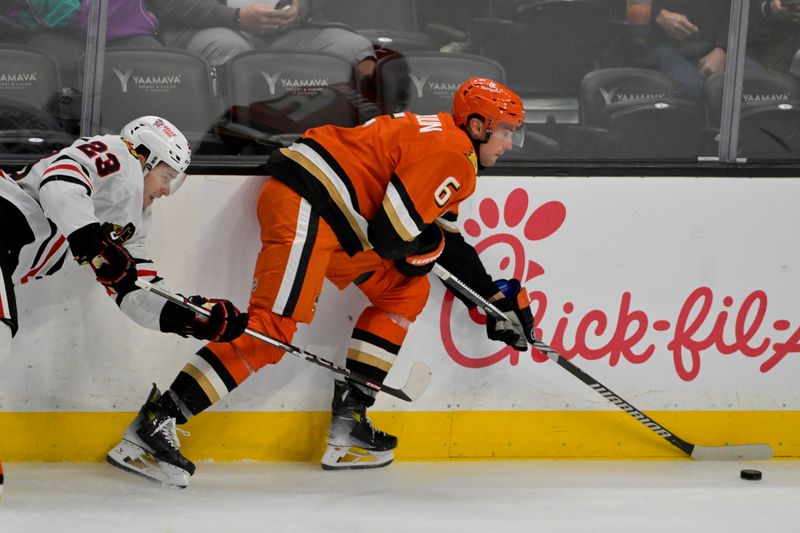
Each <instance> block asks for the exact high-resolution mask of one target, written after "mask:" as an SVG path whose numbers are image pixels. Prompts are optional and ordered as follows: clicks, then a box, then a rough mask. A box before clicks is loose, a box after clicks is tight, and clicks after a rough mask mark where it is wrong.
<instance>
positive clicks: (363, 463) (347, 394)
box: [322, 380, 397, 470]
mask: <svg viewBox="0 0 800 533" xmlns="http://www.w3.org/2000/svg"><path fill="white" fill-rule="evenodd" d="M367 403H370V404H371V403H372V402H371V401H369V400H368V399H367V397H366V394H365V393H363V392H361V391H360V390H358V389H356V388H355V386H354V385H351V384H349V383H346V382H344V381H338V380H337V381H336V382H335V384H334V394H333V405H332V410H333V416H332V417H331V425H330V429H329V430H328V447H327V449H326V450H325V454H324V455H323V456H322V468H323V469H325V470H344V469H357V468H379V467H381V466H386V465H388V464H389V463H391V462H392V460H393V459H394V452H393V451H392V450H394V449H395V448H396V447H397V437H395V436H394V435H389V434H388V433H384V432H383V431H380V430H378V429H375V427H374V426H373V425H372V422H371V421H370V419H369V417H368V416H367Z"/></svg>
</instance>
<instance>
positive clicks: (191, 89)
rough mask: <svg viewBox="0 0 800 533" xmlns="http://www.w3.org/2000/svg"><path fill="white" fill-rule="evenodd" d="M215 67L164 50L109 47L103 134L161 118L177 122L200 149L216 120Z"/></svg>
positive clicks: (102, 125)
mask: <svg viewBox="0 0 800 533" xmlns="http://www.w3.org/2000/svg"><path fill="white" fill-rule="evenodd" d="M211 79H212V78H211V67H210V66H209V64H208V62H206V60H205V59H203V58H202V57H200V56H197V55H194V54H191V53H189V52H186V51H184V50H177V49H170V48H163V49H152V48H122V47H115V48H109V49H108V50H107V51H106V54H105V65H104V70H103V87H102V99H101V112H100V129H101V132H102V133H112V132H118V131H120V129H121V128H122V126H124V125H125V124H127V123H128V122H129V121H130V120H132V119H134V118H136V117H138V116H142V115H158V116H162V117H164V118H166V119H167V120H169V121H170V122H172V123H173V124H175V125H176V126H177V127H178V128H179V129H180V130H181V131H182V132H183V133H184V135H186V138H187V139H188V140H189V142H190V144H191V145H192V147H193V150H196V149H197V147H198V144H199V143H201V142H202V141H204V140H207V138H208V135H209V131H211V130H213V127H214V125H215V123H216V122H217V120H218V117H219V113H218V108H219V106H218V104H217V103H216V100H215V99H214V96H213V93H212V86H211Z"/></svg>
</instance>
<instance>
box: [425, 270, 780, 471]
mask: <svg viewBox="0 0 800 533" xmlns="http://www.w3.org/2000/svg"><path fill="white" fill-rule="evenodd" d="M433 272H434V273H435V274H436V275H437V276H438V277H439V278H440V279H441V280H442V281H443V282H444V283H445V284H446V285H447V286H448V287H450V288H452V289H453V290H455V291H458V292H459V293H460V294H462V295H463V296H465V297H466V298H468V299H469V300H470V301H472V302H473V303H474V304H475V305H477V306H479V307H481V308H482V309H483V310H484V311H486V313H488V314H490V315H491V316H492V317H493V318H494V319H495V320H508V318H507V317H506V315H505V314H504V313H503V312H502V311H500V310H499V309H498V308H497V306H495V305H494V304H492V303H491V302H489V301H488V300H486V299H485V298H484V297H483V296H481V295H480V294H478V293H477V292H475V291H474V290H472V289H471V288H470V287H468V286H467V285H466V284H465V283H464V282H463V281H461V280H460V279H458V278H457V277H455V276H454V275H452V274H451V273H450V272H448V271H447V269H445V268H444V267H442V266H440V265H438V264H436V265H434V266H433ZM533 346H534V347H535V348H536V349H538V350H539V351H540V352H542V353H543V354H545V355H546V356H547V357H548V358H549V359H551V360H553V361H555V362H556V363H558V365H559V366H561V367H562V368H564V369H566V370H567V371H568V372H569V373H570V374H572V375H573V376H575V377H576V378H578V379H579V380H581V381H583V382H584V383H586V384H587V385H589V387H591V388H592V389H593V390H594V391H596V392H597V393H598V394H600V395H601V396H602V397H603V398H605V399H606V400H608V401H609V402H611V403H613V404H614V405H616V406H617V407H619V408H620V409H621V410H622V411H624V412H626V413H628V414H629V415H631V416H632V417H633V418H634V419H635V420H636V421H637V422H640V423H641V424H642V425H644V426H645V427H647V428H649V429H651V430H652V431H653V432H654V433H655V434H656V435H659V436H660V437H662V438H664V439H666V440H667V442H669V443H670V444H672V445H673V446H675V447H677V448H679V449H680V450H681V451H683V452H684V453H685V454H686V455H688V456H690V457H692V458H693V459H698V460H714V461H731V460H756V459H769V458H771V457H772V447H771V446H770V445H769V444H729V445H722V446H700V445H697V444H692V443H691V442H687V441H685V440H683V439H682V438H680V437H678V436H677V435H675V434H674V433H672V432H671V431H669V430H667V429H666V428H665V427H664V426H662V425H661V424H659V423H658V422H656V421H655V420H653V419H652V418H650V417H649V416H647V415H645V414H644V413H642V412H641V411H640V410H638V409H637V408H635V407H634V406H633V405H631V404H630V403H628V402H627V401H625V400H623V399H622V397H620V396H619V395H617V394H615V393H614V392H612V391H611V390H610V389H609V388H608V387H606V386H604V385H603V384H602V383H600V382H599V381H597V380H596V379H594V378H593V377H592V376H590V375H589V374H587V373H586V372H584V371H583V370H581V369H580V368H578V367H577V366H575V365H574V364H573V363H572V362H571V361H569V360H568V359H566V358H564V356H563V355H561V354H559V353H558V352H556V351H555V350H553V349H552V348H551V347H550V346H548V345H547V344H545V343H544V342H542V341H540V340H539V339H536V340H535V341H534V342H533Z"/></svg>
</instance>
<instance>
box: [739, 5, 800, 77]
mask: <svg viewBox="0 0 800 533" xmlns="http://www.w3.org/2000/svg"><path fill="white" fill-rule="evenodd" d="M798 50H800V0H762V1H760V2H751V3H750V27H749V29H748V35H747V57H748V58H749V59H750V60H752V61H751V62H750V63H749V64H750V66H751V68H753V66H754V65H753V63H756V64H757V65H758V66H757V67H755V68H765V69H769V70H777V71H780V72H789V70H790V67H791V64H792V60H793V58H794V57H795V55H797V53H798Z"/></svg>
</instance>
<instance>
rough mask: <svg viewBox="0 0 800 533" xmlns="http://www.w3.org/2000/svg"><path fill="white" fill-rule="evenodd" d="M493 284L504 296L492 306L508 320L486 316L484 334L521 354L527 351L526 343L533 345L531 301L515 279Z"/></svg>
mask: <svg viewBox="0 0 800 533" xmlns="http://www.w3.org/2000/svg"><path fill="white" fill-rule="evenodd" d="M495 284H496V285H497V287H498V288H499V289H500V291H501V292H502V293H503V294H504V295H505V296H504V297H503V298H502V299H500V300H497V301H495V302H492V303H494V305H495V306H496V307H497V308H498V309H500V310H501V311H503V312H504V313H505V314H506V316H508V318H509V319H508V320H495V319H494V318H492V316H491V315H487V316H486V334H487V336H488V337H489V338H490V339H492V340H494V341H502V342H504V343H506V344H508V345H509V346H513V347H514V348H516V349H517V350H519V351H521V352H526V351H528V343H533V341H534V340H535V337H534V335H533V327H534V323H533V313H531V307H530V306H531V301H530V299H529V298H528V291H526V290H525V289H524V288H523V287H522V286H521V285H520V283H519V281H518V280H516V279H509V280H503V279H501V280H497V281H495Z"/></svg>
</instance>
